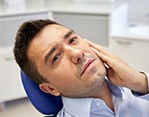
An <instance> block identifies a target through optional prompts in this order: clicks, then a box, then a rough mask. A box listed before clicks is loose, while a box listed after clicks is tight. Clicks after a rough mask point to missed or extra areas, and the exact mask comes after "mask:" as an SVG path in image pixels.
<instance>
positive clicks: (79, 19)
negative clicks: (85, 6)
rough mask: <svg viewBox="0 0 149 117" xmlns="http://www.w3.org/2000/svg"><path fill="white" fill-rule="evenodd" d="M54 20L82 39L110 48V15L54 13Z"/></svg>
mask: <svg viewBox="0 0 149 117" xmlns="http://www.w3.org/2000/svg"><path fill="white" fill-rule="evenodd" d="M53 18H54V20H55V21H57V22H59V23H61V24H63V25H65V26H67V27H69V28H71V29H73V30H74V31H75V32H76V33H77V34H79V35H80V36H81V37H83V38H87V39H89V40H91V41H93V42H95V43H98V44H100V45H102V46H106V47H108V46H109V39H108V38H109V14H100V13H99V14H98V13H96V14H94V13H79V12H71V13H69V12H58V11H53Z"/></svg>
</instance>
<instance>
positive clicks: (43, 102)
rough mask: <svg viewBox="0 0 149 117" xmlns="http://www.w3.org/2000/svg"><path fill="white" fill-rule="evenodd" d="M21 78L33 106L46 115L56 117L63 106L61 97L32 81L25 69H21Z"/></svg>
mask: <svg viewBox="0 0 149 117" xmlns="http://www.w3.org/2000/svg"><path fill="white" fill-rule="evenodd" d="M21 80H22V83H23V86H24V89H25V91H26V94H27V96H28V98H29V100H30V101H31V103H32V104H33V106H34V107H35V108H36V109H37V110H38V111H39V112H41V113H42V114H44V115H46V117H56V115H57V113H58V112H59V111H60V110H61V108H62V106H63V104H62V100H61V97H60V96H58V97H56V96H53V95H50V94H47V93H44V92H42V91H41V90H40V88H39V87H38V85H36V84H35V83H34V82H33V81H31V80H30V79H29V78H28V76H27V75H26V74H25V73H24V72H23V71H21Z"/></svg>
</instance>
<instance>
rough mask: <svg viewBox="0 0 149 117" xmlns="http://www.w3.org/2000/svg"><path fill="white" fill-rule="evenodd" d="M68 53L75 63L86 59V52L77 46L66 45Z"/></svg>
mask: <svg viewBox="0 0 149 117" xmlns="http://www.w3.org/2000/svg"><path fill="white" fill-rule="evenodd" d="M65 51H66V55H67V56H68V57H69V58H70V60H71V61H72V62H73V63H74V64H77V63H80V62H81V61H83V59H84V52H83V51H82V50H81V49H79V48H75V47H71V46H68V45H66V46H65Z"/></svg>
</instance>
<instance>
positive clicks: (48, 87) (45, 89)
mask: <svg viewBox="0 0 149 117" xmlns="http://www.w3.org/2000/svg"><path fill="white" fill-rule="evenodd" d="M39 88H40V89H41V90H42V91H43V92H45V93H50V94H52V95H55V96H59V95H60V92H59V91H58V90H57V89H56V88H55V87H53V86H51V85H50V84H49V83H46V82H42V83H40V84H39Z"/></svg>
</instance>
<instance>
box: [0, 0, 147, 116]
mask: <svg viewBox="0 0 149 117" xmlns="http://www.w3.org/2000/svg"><path fill="white" fill-rule="evenodd" d="M148 5H149V1H148V0H0V117H20V116H21V117H26V116H28V117H41V116H43V115H42V114H40V113H39V112H38V111H37V110H35V109H34V107H33V106H32V105H31V103H30V102H29V100H28V98H27V96H26V94H25V92H24V89H23V86H22V83H21V79H20V69H19V67H18V66H17V65H16V63H15V61H14V57H13V52H12V49H13V44H14V38H15V34H16V31H17V29H18V27H19V26H20V24H21V23H23V22H24V21H26V20H31V19H47V18H49V19H52V20H55V21H57V22H59V23H62V24H63V25H65V26H67V27H70V28H72V29H74V30H75V31H76V32H77V33H78V34H79V35H81V36H82V37H83V38H87V39H89V40H91V41H93V42H95V43H97V44H100V45H102V46H104V47H105V48H107V49H109V50H110V51H111V52H113V53H115V54H117V55H119V56H120V57H122V58H123V59H124V60H125V61H126V62H127V63H128V64H130V65H131V66H132V67H133V68H135V69H136V70H143V71H146V72H149V54H147V53H149V52H148V51H149V8H148Z"/></svg>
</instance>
